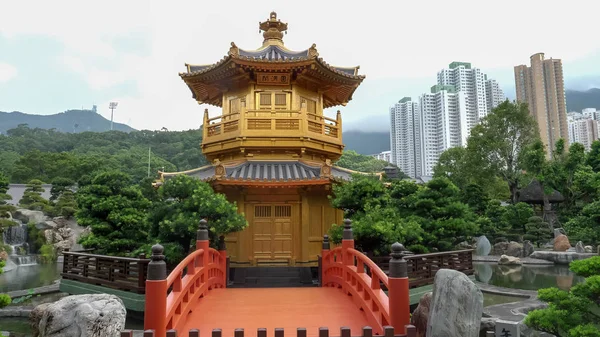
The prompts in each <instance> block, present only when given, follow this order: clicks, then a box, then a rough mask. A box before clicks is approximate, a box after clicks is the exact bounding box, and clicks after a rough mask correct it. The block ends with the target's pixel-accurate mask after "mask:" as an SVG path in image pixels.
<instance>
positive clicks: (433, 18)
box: [0, 0, 600, 130]
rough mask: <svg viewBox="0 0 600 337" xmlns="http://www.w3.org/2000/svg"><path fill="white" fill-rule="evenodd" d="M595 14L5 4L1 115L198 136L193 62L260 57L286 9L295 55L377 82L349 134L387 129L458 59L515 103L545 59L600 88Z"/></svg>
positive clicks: (432, 6)
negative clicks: (313, 55)
mask: <svg viewBox="0 0 600 337" xmlns="http://www.w3.org/2000/svg"><path fill="white" fill-rule="evenodd" d="M593 3H594V2H593V1H591V0H580V1H579V0H570V1H560V2H559V1H558V0H554V1H547V0H546V1H538V0H518V1H514V0H504V1H500V2H499V1H487V0H473V1H467V0H454V1H445V0H429V1H423V0H414V1H409V0H403V1H397V0H396V1H323V0H321V1H306V0H305V1H282V0H279V1H198V0H195V1H173V2H170V3H168V2H166V1H165V2H162V1H161V2H158V1H132V0H127V1H107V0H105V1H93V2H91V1H80V0H79V1H60V0H53V1H24V0H22V1H8V0H0V8H1V9H0V111H13V110H17V111H22V112H27V113H36V114H53V113H57V112H62V111H64V110H68V109H76V108H81V107H85V108H91V106H92V105H93V104H97V105H98V108H99V112H100V113H101V114H102V115H103V116H105V117H108V118H110V110H109V109H108V102H110V101H117V102H119V106H118V108H117V110H116V111H115V121H117V122H122V123H128V124H130V125H131V126H133V127H134V128H137V129H152V130H154V129H160V128H162V127H166V128H168V129H169V130H183V129H190V128H197V127H199V126H200V124H201V123H202V111H203V110H204V108H205V106H203V105H201V106H199V105H198V104H197V103H196V102H195V101H194V100H193V99H192V97H191V93H190V91H189V89H188V88H187V87H186V85H185V84H184V83H183V81H182V80H181V79H180V78H179V76H178V73H179V72H182V71H184V70H185V67H184V63H186V62H187V63H192V64H207V63H214V62H217V61H218V60H220V59H221V58H222V57H224V56H225V55H226V54H227V51H228V50H229V46H230V43H231V42H232V41H234V42H235V43H236V44H237V45H238V46H239V47H240V48H242V49H256V48H258V47H260V45H261V44H262V35H261V34H259V32H258V22H260V21H264V20H265V19H267V18H268V16H269V13H270V12H271V11H273V10H274V11H276V12H277V13H278V17H279V18H280V19H281V20H282V21H284V22H288V23H289V29H288V34H287V35H285V36H284V42H285V45H286V46H287V47H288V48H290V49H292V50H304V49H307V48H308V47H310V45H311V44H312V43H316V44H317V49H318V50H319V54H320V56H321V57H323V58H324V59H325V61H327V62H328V63H330V64H333V65H338V66H355V65H360V67H361V68H360V72H361V73H362V74H365V75H366V76H367V78H366V79H365V81H364V82H363V84H362V85H361V87H359V89H358V90H357V91H356V93H355V95H354V99H353V100H352V101H351V102H350V103H349V104H348V106H346V107H340V108H339V109H340V110H341V111H342V114H343V118H344V122H345V127H346V128H353V127H356V126H357V125H360V126H361V127H366V128H371V129H372V128H381V127H382V125H385V124H387V119H388V117H387V114H388V108H389V106H391V105H393V104H394V102H396V101H397V100H399V99H400V98H402V97H404V96H412V97H413V99H416V98H417V97H418V95H419V94H421V93H423V92H426V91H428V90H429V87H430V86H431V85H433V84H435V76H436V73H437V71H439V70H440V69H442V68H444V67H447V66H448V64H449V63H450V62H452V61H465V62H471V63H472V64H473V65H474V66H476V67H478V68H481V69H482V70H483V71H484V72H486V73H488V75H489V76H490V77H492V78H496V79H497V80H498V81H499V82H500V85H501V87H502V88H503V89H504V90H505V93H506V95H507V96H509V97H510V98H514V96H515V94H514V79H513V66H514V65H517V64H528V63H529V56H531V55H532V54H534V53H537V52H544V53H546V56H547V57H554V58H560V59H562V60H563V64H564V67H565V69H564V70H565V77H566V82H567V83H566V84H567V87H571V88H575V89H587V88H588V87H592V86H600V80H599V79H600V67H598V65H599V64H600V39H598V38H595V37H594V35H592V34H595V32H596V31H597V29H598V23H599V21H598V18H597V10H596V9H595V8H591V7H590V5H591V4H593ZM209 109H210V111H211V114H212V115H215V114H218V113H219V111H220V109H217V108H214V107H209ZM336 109H337V108H335V109H334V110H336ZM329 113H332V111H329ZM374 117H376V118H374ZM364 121H368V122H364Z"/></svg>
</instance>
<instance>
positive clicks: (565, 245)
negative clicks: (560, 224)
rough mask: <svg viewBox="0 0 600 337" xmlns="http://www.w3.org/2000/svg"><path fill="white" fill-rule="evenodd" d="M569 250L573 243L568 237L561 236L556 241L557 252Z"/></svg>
mask: <svg viewBox="0 0 600 337" xmlns="http://www.w3.org/2000/svg"><path fill="white" fill-rule="evenodd" d="M569 248H571V243H570V242H569V238H568V237H567V236H566V235H564V234H561V235H559V236H557V237H556V238H555V239H554V251H555V252H566V251H567V250H568V249H569Z"/></svg>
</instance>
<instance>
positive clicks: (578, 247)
mask: <svg viewBox="0 0 600 337" xmlns="http://www.w3.org/2000/svg"><path fill="white" fill-rule="evenodd" d="M575 251H576V252H577V253H585V248H584V247H583V242H581V241H578V242H577V244H576V245H575Z"/></svg>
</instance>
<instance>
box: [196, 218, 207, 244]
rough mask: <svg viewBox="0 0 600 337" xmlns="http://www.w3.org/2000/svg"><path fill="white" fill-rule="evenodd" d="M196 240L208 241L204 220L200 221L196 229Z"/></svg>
mask: <svg viewBox="0 0 600 337" xmlns="http://www.w3.org/2000/svg"><path fill="white" fill-rule="evenodd" d="M196 240H198V241H208V226H207V222H206V219H202V220H200V226H199V227H198V231H197V232H196Z"/></svg>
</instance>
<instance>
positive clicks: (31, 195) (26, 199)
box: [19, 179, 48, 211]
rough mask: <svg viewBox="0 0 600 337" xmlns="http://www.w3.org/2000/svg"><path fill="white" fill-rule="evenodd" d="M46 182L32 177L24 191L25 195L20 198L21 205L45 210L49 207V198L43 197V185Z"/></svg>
mask: <svg viewBox="0 0 600 337" xmlns="http://www.w3.org/2000/svg"><path fill="white" fill-rule="evenodd" d="M43 184H44V183H43V182H42V181H41V180H38V179H32V180H30V181H29V182H28V183H27V188H26V189H25V192H24V193H23V197H22V198H21V200H19V205H20V206H21V207H24V208H27V209H31V210H35V211H43V210H44V209H46V208H47V207H48V200H46V199H44V198H43V197H42V192H44V191H45V190H44V188H43V187H42V185H43Z"/></svg>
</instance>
